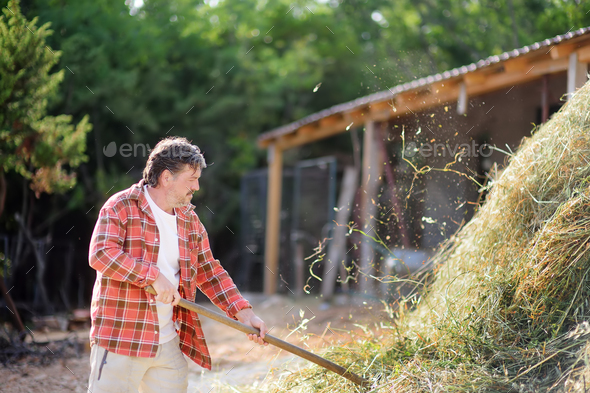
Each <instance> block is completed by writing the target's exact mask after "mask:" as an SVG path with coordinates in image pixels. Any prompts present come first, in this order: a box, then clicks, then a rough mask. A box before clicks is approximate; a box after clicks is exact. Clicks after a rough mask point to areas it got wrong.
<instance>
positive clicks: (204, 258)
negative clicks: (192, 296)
mask: <svg viewBox="0 0 590 393" xmlns="http://www.w3.org/2000/svg"><path fill="white" fill-rule="evenodd" d="M197 228H198V236H197V239H198V246H197V247H196V249H194V250H193V251H195V252H198V255H197V256H196V260H197V275H196V283H197V286H198V287H199V289H200V290H201V292H203V293H204V294H205V295H206V296H207V297H208V298H209V299H211V301H212V302H213V303H214V304H215V305H216V306H217V307H219V308H220V309H222V310H223V311H225V312H226V314H227V316H229V317H230V318H234V319H235V315H236V314H237V313H238V312H239V311H240V310H242V309H244V308H252V306H251V305H250V303H249V302H248V301H247V300H246V299H244V298H243V297H242V295H241V294H240V291H238V288H237V287H236V285H235V284H234V282H233V280H232V279H231V278H230V276H229V274H228V273H227V271H226V270H225V269H224V268H223V267H222V266H221V264H220V263H219V261H218V260H217V259H215V258H213V254H212V252H211V248H210V246H209V237H208V235H207V231H206V230H205V227H204V226H203V224H202V223H201V222H200V221H198V222H197ZM193 257H194V256H193Z"/></svg>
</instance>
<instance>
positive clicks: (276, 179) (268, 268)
mask: <svg viewBox="0 0 590 393" xmlns="http://www.w3.org/2000/svg"><path fill="white" fill-rule="evenodd" d="M268 165H269V168H268V191H267V192H268V194H267V202H266V233H265V242H264V265H265V269H264V293H265V294H267V295H272V294H275V293H276V292H277V282H278V279H279V245H280V243H279V242H280V232H281V189H282V184H283V151H282V150H281V148H280V146H278V145H277V144H276V143H274V144H272V145H270V146H269V148H268Z"/></svg>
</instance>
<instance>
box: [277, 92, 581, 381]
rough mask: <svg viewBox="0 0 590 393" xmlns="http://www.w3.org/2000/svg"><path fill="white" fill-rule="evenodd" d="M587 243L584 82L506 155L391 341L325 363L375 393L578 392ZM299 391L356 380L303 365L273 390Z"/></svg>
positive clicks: (336, 352) (364, 345)
mask: <svg viewBox="0 0 590 393" xmlns="http://www.w3.org/2000/svg"><path fill="white" fill-rule="evenodd" d="M589 240H590V84H586V86H584V87H583V88H582V89H580V90H579V91H578V92H577V93H576V94H575V96H574V97H572V99H571V100H570V101H569V102H568V103H567V104H566V105H564V107H563V108H562V109H561V111H560V112H559V113H557V114H555V115H554V116H553V118H552V119H551V120H550V121H549V122H547V123H546V124H545V125H543V126H542V127H541V128H540V129H538V130H537V131H536V132H535V133H534V135H533V136H532V137H531V138H528V139H526V140H525V141H524V142H523V144H522V146H521V147H520V148H519V150H518V152H517V153H516V154H515V155H514V156H512V157H510V162H509V165H508V166H507V167H506V169H505V170H504V172H503V173H502V175H501V177H500V178H499V179H497V180H496V181H495V183H494V184H493V186H492V189H491V192H490V194H489V195H488V198H487V201H486V203H485V204H484V205H483V206H482V207H481V209H480V210H479V211H478V212H477V213H476V215H475V217H474V218H473V219H472V220H471V221H470V222H469V223H468V224H467V225H466V226H465V227H464V228H463V229H462V230H461V231H460V232H459V233H457V234H456V235H455V236H454V237H453V238H452V239H451V240H450V241H449V242H448V243H447V244H445V245H444V247H443V248H442V249H441V250H440V251H439V253H438V254H437V255H436V257H435V261H436V262H437V263H438V268H437V271H436V280H435V281H434V283H433V284H432V286H431V287H430V288H429V290H428V295H427V296H425V297H423V298H422V299H421V300H420V304H418V308H417V310H416V311H415V312H413V313H411V314H409V315H407V316H405V317H404V318H402V320H401V321H400V323H401V325H398V326H397V327H396V329H394V330H393V331H394V333H393V337H392V338H391V341H389V340H386V341H385V342H384V341H378V340H375V341H373V342H368V341H364V342H361V343H360V344H357V346H356V348H355V349H354V352H355V353H354V356H352V355H351V354H350V353H347V352H346V351H345V350H344V349H342V348H334V349H333V350H332V351H331V352H330V353H328V354H327V356H329V357H331V358H332V360H334V361H336V362H339V363H341V364H352V363H354V365H353V366H352V368H351V370H352V371H354V372H357V373H359V374H363V373H364V374H365V376H367V377H371V378H373V381H374V391H379V392H381V391H382V392H389V391H396V392H403V391H406V392H415V391H499V392H509V391H513V392H539V391H564V392H565V391H567V392H570V391H575V392H583V391H585V389H587V388H590V344H589V339H590V324H588V322H586V321H589V320H590V303H589V302H590V243H589ZM377 355H379V356H378V358H379V360H378V361H375V357H376V356H377ZM371 362H372V363H371ZM305 377H307V378H305ZM298 390H299V391H343V392H344V391H352V390H353V385H351V384H349V383H347V382H345V381H343V380H342V379H339V378H338V377H332V376H329V375H326V374H325V373H324V372H323V371H321V370H319V369H310V370H308V372H307V374H305V375H304V378H302V377H301V375H297V376H296V377H294V378H292V379H287V380H286V381H283V382H282V383H281V384H279V386H278V387H277V388H276V391H298Z"/></svg>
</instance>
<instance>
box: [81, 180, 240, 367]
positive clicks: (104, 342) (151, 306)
mask: <svg viewBox="0 0 590 393" xmlns="http://www.w3.org/2000/svg"><path fill="white" fill-rule="evenodd" d="M143 185H144V182H143V180H142V181H141V182H139V183H138V184H134V185H133V186H131V187H130V188H128V189H127V190H123V191H121V192H119V193H117V194H115V195H113V196H112V197H111V198H109V200H108V201H107V202H106V203H105V205H104V206H103V207H102V209H101V210H100V214H99V216H98V221H97V223H96V226H95V228H94V233H93V234H92V241H91V243H90V253H89V254H90V255H89V261H90V266H91V267H92V268H94V269H96V271H97V273H96V282H95V284H94V291H93V293H92V305H91V316H92V328H91V330H90V340H91V342H93V343H94V344H97V345H99V346H101V347H103V348H106V349H107V350H109V351H112V352H115V353H118V354H121V355H127V356H138V357H155V356H156V351H157V349H158V342H159V336H158V334H159V325H158V313H157V310H156V301H155V296H154V295H150V294H149V293H147V292H146V291H145V290H144V289H142V288H145V287H146V286H147V285H151V284H152V283H153V282H154V281H155V279H156V277H157V276H158V274H159V270H158V267H157V265H156V262H157V260H158V249H159V239H158V236H159V235H158V228H157V226H156V221H155V219H154V216H153V214H152V212H151V210H150V207H149V204H148V201H147V199H146V198H145V194H144V191H143ZM193 209H194V206H193V205H188V206H186V207H184V208H175V209H174V211H175V214H176V217H177V223H178V224H177V225H178V244H179V249H180V260H179V265H180V286H179V292H180V294H181V295H182V297H183V298H185V299H188V300H191V301H192V300H194V298H195V295H196V290H197V288H199V289H200V290H201V291H202V292H203V293H204V294H205V295H207V297H208V298H209V299H211V301H212V302H213V303H215V305H217V306H218V307H219V308H221V309H222V310H224V311H225V312H226V313H227V315H228V316H230V317H233V316H234V315H235V314H236V313H237V312H238V311H240V310H241V309H243V308H248V307H250V304H249V303H248V301H247V300H246V299H244V298H243V297H242V295H241V294H240V292H239V291H238V289H237V288H236V286H235V284H234V283H233V281H232V279H231V278H230V277H229V275H228V273H227V272H226V271H225V269H224V268H223V267H222V266H221V265H220V264H219V261H217V260H215V259H213V255H212V253H211V249H210V248H209V239H208V237H207V232H206V231H205V227H204V226H203V224H202V223H201V221H200V220H199V218H198V217H197V214H196V213H195V212H194V211H193ZM173 319H174V320H175V321H177V322H178V324H179V326H180V330H179V332H178V334H179V336H180V349H181V350H182V352H184V353H185V354H186V355H187V356H188V357H189V358H191V359H192V360H193V361H194V362H195V363H197V364H198V365H200V366H202V367H204V368H207V369H211V357H210V356H209V351H208V349H207V344H206V343H205V336H204V335H203V331H202V329H201V323H200V321H199V317H198V315H197V314H196V313H195V312H192V311H188V310H185V309H182V308H180V307H174V316H173Z"/></svg>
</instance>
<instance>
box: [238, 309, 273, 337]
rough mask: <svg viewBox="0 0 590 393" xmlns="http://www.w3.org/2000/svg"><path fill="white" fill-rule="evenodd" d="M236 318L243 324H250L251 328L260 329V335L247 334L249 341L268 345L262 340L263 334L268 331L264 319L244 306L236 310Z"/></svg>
mask: <svg viewBox="0 0 590 393" xmlns="http://www.w3.org/2000/svg"><path fill="white" fill-rule="evenodd" d="M236 318H238V321H240V322H242V323H243V324H244V325H248V326H252V327H253V328H256V329H259V330H260V336H257V335H256V334H248V339H249V340H250V341H254V342H256V343H258V344H260V345H264V346H266V345H268V343H267V342H265V341H264V336H265V335H266V333H268V328H267V327H266V324H265V323H264V321H263V320H262V319H260V318H258V317H257V316H256V314H254V311H252V309H251V308H245V309H243V310H240V311H238V313H237V314H236Z"/></svg>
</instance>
